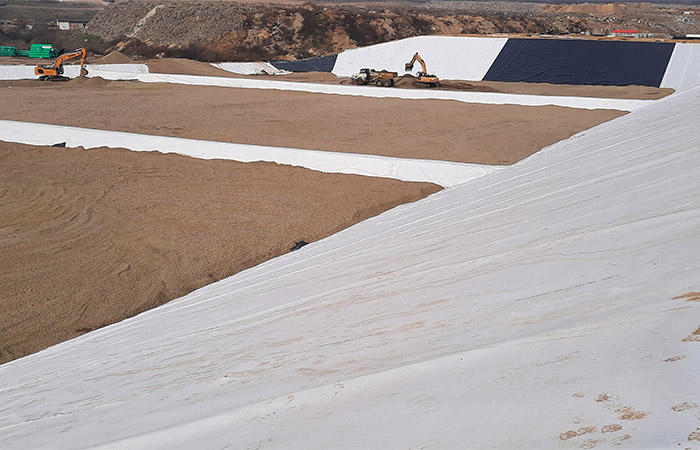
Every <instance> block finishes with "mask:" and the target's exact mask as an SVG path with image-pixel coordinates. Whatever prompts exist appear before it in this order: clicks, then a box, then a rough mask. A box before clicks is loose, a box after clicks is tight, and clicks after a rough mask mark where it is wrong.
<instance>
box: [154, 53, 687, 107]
mask: <svg viewBox="0 0 700 450" xmlns="http://www.w3.org/2000/svg"><path fill="white" fill-rule="evenodd" d="M146 64H147V65H148V68H149V70H150V71H151V72H154V73H171V74H183V75H205V76H213V77H229V78H248V79H251V78H252V79H260V80H275V81H298V82H305V83H322V84H343V85H351V84H354V83H353V82H352V81H351V80H350V79H349V78H339V77H337V76H335V75H334V74H332V73H330V72H295V73H291V74H285V75H241V74H236V73H232V72H228V71H226V70H223V69H219V68H218V67H214V66H212V65H211V64H209V63H205V62H200V61H192V60H189V59H180V58H163V59H151V60H148V61H146ZM414 81H415V77H413V76H412V75H409V74H407V75H400V76H399V77H397V78H396V88H401V89H426V88H425V87H422V86H414V83H413V82H414ZM382 89H384V88H382ZM430 89H435V90H448V91H465V92H502V93H508V94H530V95H560V96H572V97H601V98H623V99H640V100H656V99H659V98H662V97H665V96H667V95H670V94H672V93H673V92H674V91H673V89H669V88H655V87H649V86H576V85H568V84H549V83H525V82H519V83H504V82H498V81H463V80H440V86H438V87H434V88H430Z"/></svg>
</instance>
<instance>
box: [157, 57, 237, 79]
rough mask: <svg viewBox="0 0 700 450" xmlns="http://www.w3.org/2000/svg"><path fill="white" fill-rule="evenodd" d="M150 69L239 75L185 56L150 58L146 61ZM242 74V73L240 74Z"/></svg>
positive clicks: (200, 73)
mask: <svg viewBox="0 0 700 450" xmlns="http://www.w3.org/2000/svg"><path fill="white" fill-rule="evenodd" d="M146 65H147V66H148V70H149V71H150V72H152V73H170V74H179V75H201V76H208V77H236V76H237V75H236V74H234V73H231V72H227V71H225V70H223V69H219V68H218V67H214V66H212V65H211V64H209V63H205V62H200V61H193V60H191V59H184V58H163V59H149V60H148V61H146ZM238 76H241V75H238Z"/></svg>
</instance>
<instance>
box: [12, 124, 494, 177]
mask: <svg viewBox="0 0 700 450" xmlns="http://www.w3.org/2000/svg"><path fill="white" fill-rule="evenodd" d="M0 140H3V141H8V142H19V143H23V144H31V145H53V144H57V143H62V142H65V143H66V146H67V147H84V148H94V147H114V148H127V149H130V150H135V151H152V150H157V151H159V152H162V153H179V154H181V155H187V156H192V157H195V158H203V159H230V160H235V161H242V162H251V161H270V162H276V163H278V164H286V165H291V166H300V167H306V168H307V169H312V170H317V171H320V172H328V173H346V174H356V175H365V176H372V177H382V178H394V179H398V180H403V181H420V182H430V183H435V184H438V185H440V186H444V187H453V186H456V185H459V184H462V183H465V182H467V181H470V180H473V179H476V178H479V177H482V176H484V175H488V174H490V173H494V172H497V171H499V170H503V169H504V167H503V166H487V165H480V164H463V163H456V162H448V161H433V160H421V159H408V158H392V157H388V156H375V155H364V154H358V153H339V152H325V151H319V150H304V149H296V148H282V147H270V146H262V145H247V144H234V143H229V142H215V141H203V140H197V139H185V138H176V137H167V136H155V135H146V134H135V133H124V132H119V131H109V130H94V129H89V128H76V127H64V126H58V125H48V124H40V123H29V122H16V121H9V120H0Z"/></svg>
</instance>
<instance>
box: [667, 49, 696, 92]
mask: <svg viewBox="0 0 700 450" xmlns="http://www.w3.org/2000/svg"><path fill="white" fill-rule="evenodd" d="M698 82H700V44H688V43H683V42H679V43H677V44H676V45H675V47H674V48H673V53H672V54H671V59H670V61H669V62H668V66H667V67H666V72H665V73H664V78H663V80H661V87H662V88H673V89H680V88H683V87H686V86H690V85H693V84H695V83H698Z"/></svg>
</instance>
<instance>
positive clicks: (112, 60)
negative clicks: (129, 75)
mask: <svg viewBox="0 0 700 450" xmlns="http://www.w3.org/2000/svg"><path fill="white" fill-rule="evenodd" d="M90 62H91V63H93V64H129V63H133V62H134V61H133V60H132V59H131V58H129V57H128V56H126V55H125V54H124V53H120V52H117V51H114V52H111V53H109V54H108V55H106V56H103V57H102V58H98V59H93V60H91V61H90Z"/></svg>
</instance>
